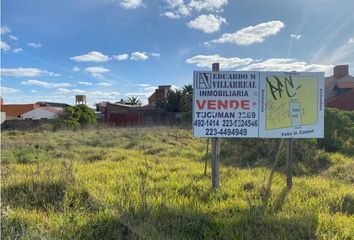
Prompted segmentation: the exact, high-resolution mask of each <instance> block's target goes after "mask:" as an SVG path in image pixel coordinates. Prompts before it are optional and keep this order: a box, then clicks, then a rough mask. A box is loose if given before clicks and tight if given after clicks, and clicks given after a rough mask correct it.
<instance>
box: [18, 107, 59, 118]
mask: <svg viewBox="0 0 354 240" xmlns="http://www.w3.org/2000/svg"><path fill="white" fill-rule="evenodd" d="M63 112H64V108H62V107H39V108H36V109H33V110H31V111H29V112H26V113H24V114H22V115H21V117H22V119H32V120H39V119H58V118H59V116H60V114H61V113H63Z"/></svg>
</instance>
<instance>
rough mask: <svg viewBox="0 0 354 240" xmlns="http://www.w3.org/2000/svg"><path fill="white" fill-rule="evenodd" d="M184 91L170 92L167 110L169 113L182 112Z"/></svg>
mask: <svg viewBox="0 0 354 240" xmlns="http://www.w3.org/2000/svg"><path fill="white" fill-rule="evenodd" d="M182 98H183V92H182V90H176V91H170V92H169V93H168V96H167V99H166V110H167V111H168V112H181V111H182V105H183V104H182V101H183V100H182Z"/></svg>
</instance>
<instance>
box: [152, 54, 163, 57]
mask: <svg viewBox="0 0 354 240" xmlns="http://www.w3.org/2000/svg"><path fill="white" fill-rule="evenodd" d="M150 56H152V57H160V56H161V54H160V53H150Z"/></svg>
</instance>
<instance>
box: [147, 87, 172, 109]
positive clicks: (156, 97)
mask: <svg viewBox="0 0 354 240" xmlns="http://www.w3.org/2000/svg"><path fill="white" fill-rule="evenodd" d="M170 91H171V85H162V86H159V88H158V89H156V90H155V92H154V93H153V94H152V95H151V96H150V97H149V98H148V101H149V105H150V106H160V105H161V104H162V103H163V101H164V100H165V99H166V98H167V96H168V94H169V92H170Z"/></svg>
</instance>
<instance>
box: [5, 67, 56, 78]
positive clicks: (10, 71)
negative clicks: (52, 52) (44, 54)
mask: <svg viewBox="0 0 354 240" xmlns="http://www.w3.org/2000/svg"><path fill="white" fill-rule="evenodd" d="M1 75H2V76H5V77H39V76H43V75H47V76H52V77H58V76H60V75H59V74H57V73H52V72H49V71H46V70H41V69H38V68H21V67H19V68H2V69H1Z"/></svg>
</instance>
